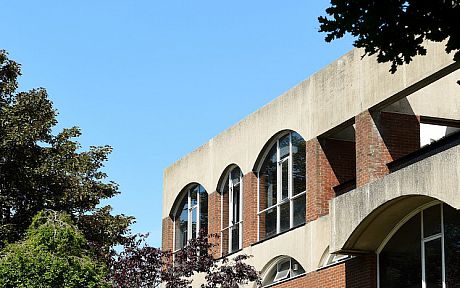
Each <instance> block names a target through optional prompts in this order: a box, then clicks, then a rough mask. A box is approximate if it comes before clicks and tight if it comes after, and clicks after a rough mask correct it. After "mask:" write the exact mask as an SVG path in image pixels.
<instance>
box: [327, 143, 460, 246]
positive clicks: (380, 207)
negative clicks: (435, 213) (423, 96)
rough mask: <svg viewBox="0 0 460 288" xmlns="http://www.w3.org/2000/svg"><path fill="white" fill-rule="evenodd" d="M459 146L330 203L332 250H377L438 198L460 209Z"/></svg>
mask: <svg viewBox="0 0 460 288" xmlns="http://www.w3.org/2000/svg"><path fill="white" fill-rule="evenodd" d="M459 184H460V146H459V145H457V146H454V147H452V148H450V149H448V150H445V151H443V152H440V153H438V154H435V155H433V156H431V157H428V158H426V159H424V160H421V161H420V162H417V163H415V164H412V165H410V166H408V167H406V168H403V169H401V170H398V171H396V172H393V173H391V174H389V175H386V176H385V177H383V178H381V179H379V180H376V181H375V182H372V183H370V184H367V185H364V186H363V187H360V188H357V189H355V190H353V191H350V192H348V193H346V194H344V195H341V196H338V197H336V198H334V199H332V201H331V203H330V214H329V216H330V220H331V247H330V248H331V252H336V251H348V252H355V253H366V252H373V251H376V250H377V249H378V247H379V246H380V244H381V243H382V241H383V240H384V238H385V237H386V235H388V234H389V233H390V231H391V230H392V229H393V228H394V227H395V226H396V225H397V223H398V222H399V221H400V220H401V219H402V218H404V216H405V215H407V214H408V213H410V212H411V211H413V210H414V209H416V208H418V207H420V206H421V205H423V204H426V203H428V202H430V201H434V200H439V201H442V202H444V203H447V204H449V205H450V206H452V207H454V208H456V209H460V186H459Z"/></svg>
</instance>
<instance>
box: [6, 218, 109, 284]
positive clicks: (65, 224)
mask: <svg viewBox="0 0 460 288" xmlns="http://www.w3.org/2000/svg"><path fill="white" fill-rule="evenodd" d="M26 235H27V236H26V238H25V239H24V240H22V241H20V242H17V243H14V244H8V245H7V246H6V247H5V248H4V249H3V250H2V251H1V255H0V256H1V257H0V286H1V287H4V288H17V287H20V288H35V287H43V288H47V287H49V288H54V287H63V288H71V287H75V288H77V287H89V288H90V287H94V288H99V287H110V286H109V283H108V282H107V281H106V280H105V279H106V274H107V270H106V266H105V263H101V262H98V261H97V260H94V259H93V258H92V253H91V251H89V250H87V248H86V247H87V245H86V239H85V237H84V236H83V234H82V233H81V232H80V231H78V229H77V228H76V226H75V225H74V224H73V223H72V221H71V219H70V217H69V215H67V214H65V213H58V212H55V211H51V210H46V211H42V212H40V213H38V214H37V215H36V216H35V217H34V218H33V220H32V224H31V225H30V227H29V228H28V230H27V233H26Z"/></svg>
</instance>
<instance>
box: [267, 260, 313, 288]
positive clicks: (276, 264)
mask: <svg viewBox="0 0 460 288" xmlns="http://www.w3.org/2000/svg"><path fill="white" fill-rule="evenodd" d="M304 273H305V269H303V267H302V266H301V265H300V264H299V262H297V261H296V260H295V259H294V258H291V257H287V256H283V257H279V258H278V259H276V260H275V261H273V263H272V264H271V265H269V266H268V267H267V269H266V271H265V272H262V277H263V279H262V286H268V285H271V284H276V283H279V282H282V281H285V280H287V279H290V278H293V277H296V276H298V275H302V274H304Z"/></svg>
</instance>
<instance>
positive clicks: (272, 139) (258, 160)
mask: <svg viewBox="0 0 460 288" xmlns="http://www.w3.org/2000/svg"><path fill="white" fill-rule="evenodd" d="M291 132H295V133H297V134H299V135H300V137H302V139H304V140H305V138H304V137H303V136H302V135H301V134H300V133H299V132H297V131H295V130H292V129H283V130H280V131H278V132H276V133H275V134H274V135H272V136H271V137H270V138H269V139H268V140H267V141H266V142H265V144H264V145H263V147H262V148H261V149H260V152H259V154H258V155H257V158H256V159H255V161H254V165H253V168H252V171H253V172H257V171H259V169H260V166H261V165H262V163H263V161H264V160H265V157H266V156H267V153H268V152H269V151H270V148H272V145H273V144H275V143H276V141H277V140H278V139H279V138H281V137H282V136H284V135H286V134H288V133H291Z"/></svg>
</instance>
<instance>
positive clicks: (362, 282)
mask: <svg viewBox="0 0 460 288" xmlns="http://www.w3.org/2000/svg"><path fill="white" fill-rule="evenodd" d="M376 275H377V273H376V257H375V255H366V256H360V257H356V258H353V259H351V260H348V261H346V262H344V263H341V264H337V265H334V266H331V267H328V268H324V269H320V270H317V271H313V272H310V273H308V274H306V275H305V276H301V277H299V278H295V279H293V280H289V281H286V282H283V283H280V284H278V285H274V286H272V287H276V288H301V287H302V288H304V287H307V288H310V287H311V288H375V287H376V286H377V285H376V283H377V276H376Z"/></svg>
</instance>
